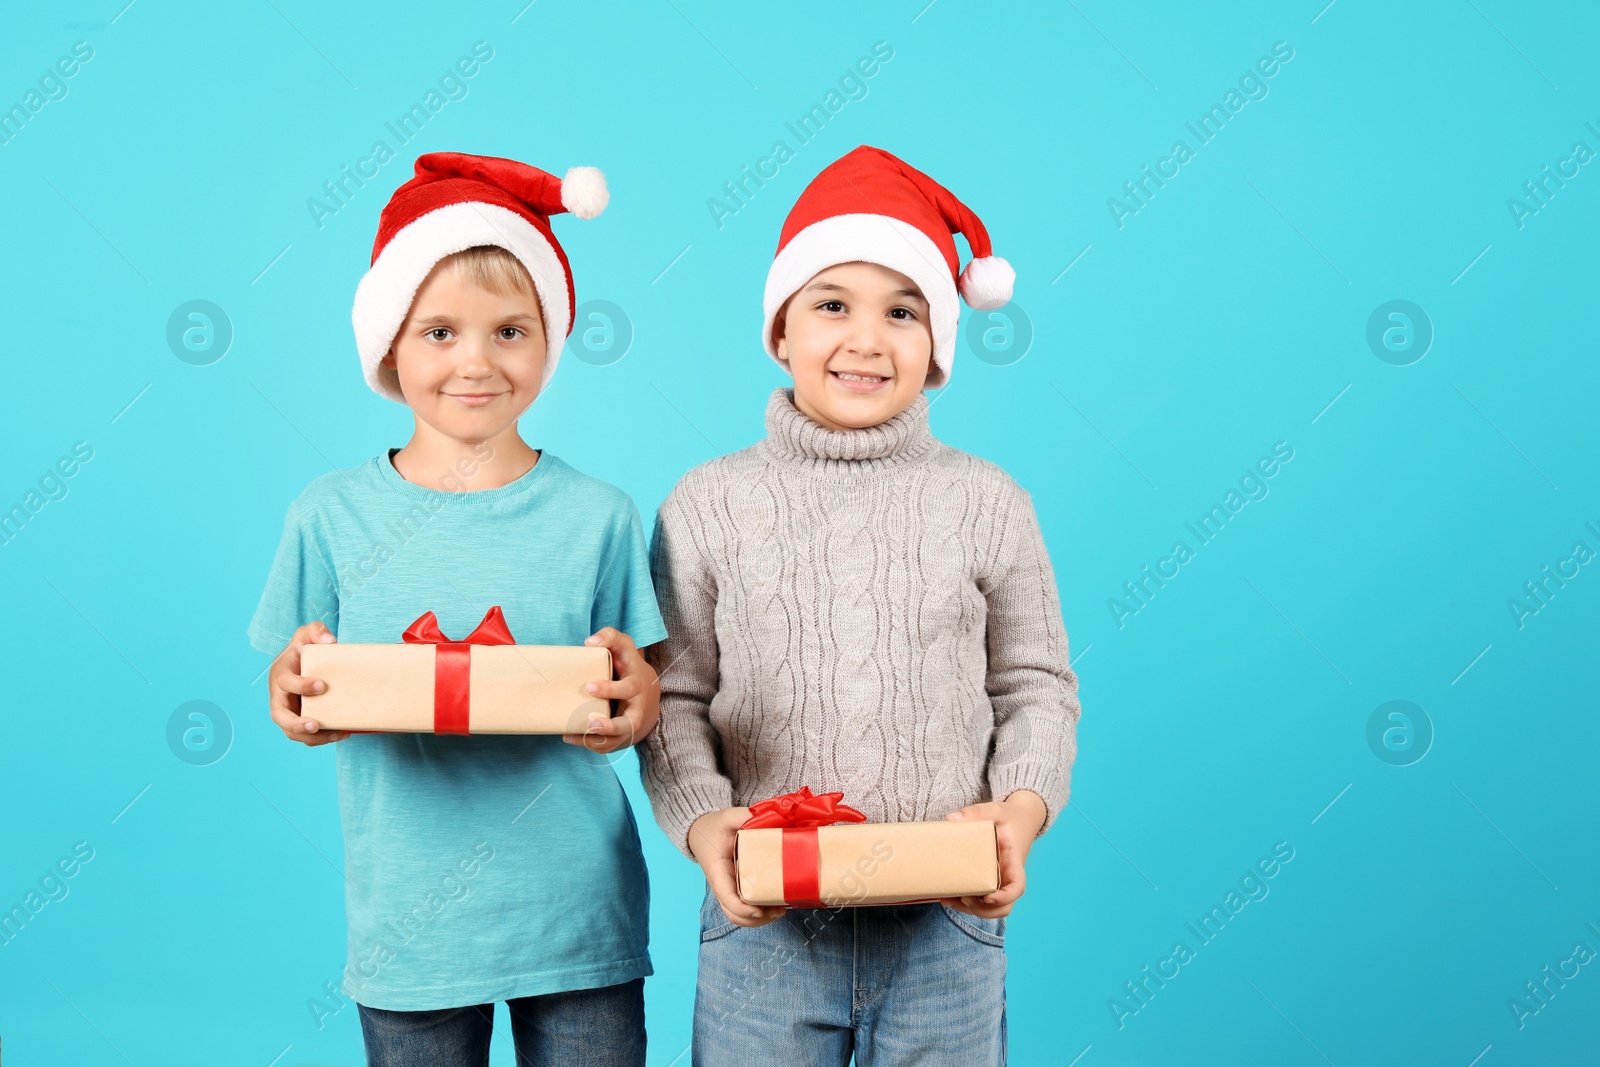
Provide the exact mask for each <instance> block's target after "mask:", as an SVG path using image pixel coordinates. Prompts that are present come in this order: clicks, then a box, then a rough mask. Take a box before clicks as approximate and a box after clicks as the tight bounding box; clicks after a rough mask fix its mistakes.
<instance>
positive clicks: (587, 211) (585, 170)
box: [561, 167, 611, 219]
mask: <svg viewBox="0 0 1600 1067" xmlns="http://www.w3.org/2000/svg"><path fill="white" fill-rule="evenodd" d="M610 202H611V191H610V190H609V189H607V188H606V176H605V175H604V174H602V173H600V169H599V168H598V167H573V168H572V169H571V170H569V171H567V176H566V177H565V178H562V179H561V206H562V207H564V208H566V209H567V210H568V211H570V212H572V213H573V214H574V215H576V216H578V217H579V218H580V219H592V218H594V217H595V216H597V215H599V214H600V212H602V211H604V210H605V209H606V205H607V204H609V203H610Z"/></svg>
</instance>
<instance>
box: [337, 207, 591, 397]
mask: <svg viewBox="0 0 1600 1067" xmlns="http://www.w3.org/2000/svg"><path fill="white" fill-rule="evenodd" d="M477 245H496V246H498V247H500V248H504V249H505V250H506V251H508V252H510V253H511V254H512V255H514V256H516V257H517V259H518V260H519V261H521V263H522V265H523V266H524V267H527V268H528V273H529V274H530V275H532V276H533V286H534V289H535V290H536V291H537V292H538V294H539V308H540V311H541V312H542V313H543V314H544V333H545V357H544V381H543V382H542V383H540V388H543V387H544V386H545V385H548V384H549V382H550V376H551V375H552V374H554V373H555V369H556V360H557V359H559V358H560V356H561V349H562V346H563V345H564V344H565V343H566V340H567V327H568V326H569V325H570V324H571V322H572V309H571V308H570V307H569V306H568V300H567V278H566V274H565V272H564V271H563V270H562V269H561V260H560V259H559V258H557V256H556V253H555V249H553V248H551V247H550V242H549V241H548V240H547V239H546V238H545V236H544V234H542V233H540V232H539V231H538V230H537V229H536V228H535V227H534V226H533V224H532V223H530V222H529V221H528V220H527V219H525V218H523V217H522V216H521V215H518V214H517V213H516V212H514V211H511V210H509V209H507V208H503V207H500V206H499V205H498V204H481V203H461V204H450V205H447V206H445V207H442V208H438V209H437V210H434V211H430V212H428V213H427V214H426V215H423V216H421V217H420V218H417V219H415V220H414V221H412V222H411V224H410V225H408V226H406V227H405V229H403V230H401V231H400V232H399V233H397V234H395V235H394V237H393V238H391V239H390V241H389V243H388V244H386V245H384V247H383V251H382V252H381V253H379V255H378V260H377V262H375V263H374V264H372V269H371V270H369V271H367V273H366V274H365V275H363V276H362V278H361V283H360V284H359V285H357V286H356V302H355V309H354V311H353V312H352V313H351V321H352V322H353V323H354V324H355V330H356V350H357V351H358V352H359V353H360V355H361V371H362V373H363V374H364V375H365V376H366V379H367V384H368V385H370V386H372V388H373V389H374V390H376V391H377V392H378V393H379V395H381V396H386V397H388V398H389V399H390V400H394V401H397V402H399V403H402V404H403V403H405V397H404V396H403V395H402V394H401V392H400V379H399V376H398V375H397V374H396V373H395V372H394V371H393V370H391V369H390V368H388V367H384V366H381V365H380V361H381V360H382V359H383V357H384V356H385V355H387V354H388V352H389V346H390V345H391V344H393V343H394V339H395V335H396V334H398V333H399V332H400V326H401V325H402V324H403V323H404V322H405V320H406V315H407V313H408V312H410V310H411V302H412V301H413V300H414V299H416V295H417V290H418V289H419V288H421V287H422V283H423V281H424V280H425V279H426V278H427V277H428V274H429V273H430V272H431V271H432V270H433V268H434V267H435V266H437V265H438V263H439V261H440V260H441V259H444V258H445V257H446V256H450V255H454V254H455V253H457V252H463V251H465V250H467V249H469V248H473V247H475V246H477Z"/></svg>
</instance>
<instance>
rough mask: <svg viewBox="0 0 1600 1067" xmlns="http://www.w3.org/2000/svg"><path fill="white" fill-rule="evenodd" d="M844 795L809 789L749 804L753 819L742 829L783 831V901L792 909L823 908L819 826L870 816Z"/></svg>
mask: <svg viewBox="0 0 1600 1067" xmlns="http://www.w3.org/2000/svg"><path fill="white" fill-rule="evenodd" d="M842 800H844V794H843V793H822V794H816V793H813V792H811V788H810V787H809V786H801V787H800V788H799V790H798V791H796V792H793V793H785V794H784V795H783V796H781V797H772V798H771V799H768V800H762V801H758V802H757V803H755V804H752V805H750V817H749V818H748V819H746V820H745V821H744V822H743V823H741V824H740V826H739V829H741V830H764V829H768V828H781V829H782V830H783V899H784V903H786V904H788V905H790V906H792V907H802V908H821V907H825V906H826V905H824V904H823V902H822V899H821V898H822V885H821V878H822V871H821V865H822V857H821V853H820V851H819V849H818V846H817V827H819V826H827V825H828V824H830V823H836V822H866V821H867V817H866V816H865V815H863V814H862V813H861V812H859V811H857V810H856V809H855V808H852V807H850V806H849V805H848V804H843V803H840V802H841V801H842Z"/></svg>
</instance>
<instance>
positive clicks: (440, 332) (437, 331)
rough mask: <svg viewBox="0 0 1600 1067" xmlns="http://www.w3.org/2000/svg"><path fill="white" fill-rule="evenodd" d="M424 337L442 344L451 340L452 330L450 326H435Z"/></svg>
mask: <svg viewBox="0 0 1600 1067" xmlns="http://www.w3.org/2000/svg"><path fill="white" fill-rule="evenodd" d="M423 336H424V337H426V338H427V339H428V340H430V341H439V342H441V343H442V342H444V341H448V340H449V339H450V328H449V327H448V326H435V327H433V328H432V329H430V330H428V331H426V332H425V333H424V334H423Z"/></svg>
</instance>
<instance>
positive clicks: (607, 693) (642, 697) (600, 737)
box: [561, 626, 661, 752]
mask: <svg viewBox="0 0 1600 1067" xmlns="http://www.w3.org/2000/svg"><path fill="white" fill-rule="evenodd" d="M583 643H584V644H586V645H603V646H605V647H606V648H609V649H610V650H611V663H612V666H613V667H614V668H615V669H616V672H617V678H616V680H615V681H611V682H590V683H589V685H588V687H587V688H588V690H589V693H590V694H591V695H592V696H596V697H599V698H600V699H601V700H616V701H618V702H619V703H618V708H617V714H616V715H615V716H612V717H610V718H600V717H598V716H596V715H591V716H590V717H589V729H588V730H586V731H585V732H583V733H581V734H563V735H561V740H563V741H565V742H566V743H567V744H569V745H582V746H583V747H584V748H586V749H588V750H589V751H590V752H616V751H618V750H620V749H624V748H627V747H628V746H629V745H636V744H638V743H639V742H640V741H642V740H643V739H644V735H645V734H647V733H649V732H650V731H651V730H654V729H655V727H656V720H657V719H659V718H660V717H661V682H660V680H659V679H658V678H657V677H656V671H655V668H654V667H652V666H650V664H649V663H647V662H646V661H645V658H644V654H643V653H641V652H640V651H639V650H638V649H637V648H635V647H634V645H633V638H631V637H629V636H628V635H627V634H625V633H623V632H622V631H621V630H618V629H616V628H615V627H611V626H607V627H605V628H604V629H603V630H601V631H600V632H599V633H595V634H591V635H589V636H588V637H587V638H585V639H584V642H583Z"/></svg>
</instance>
